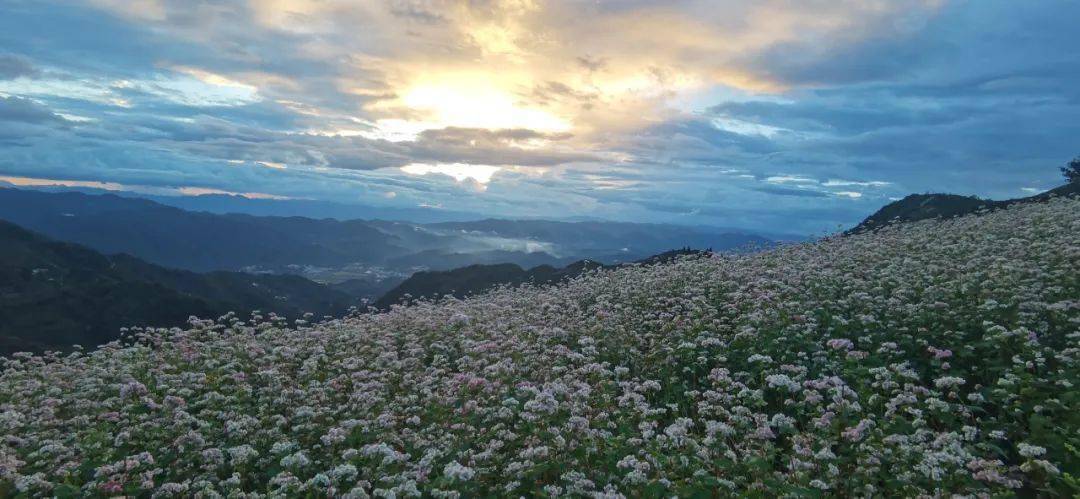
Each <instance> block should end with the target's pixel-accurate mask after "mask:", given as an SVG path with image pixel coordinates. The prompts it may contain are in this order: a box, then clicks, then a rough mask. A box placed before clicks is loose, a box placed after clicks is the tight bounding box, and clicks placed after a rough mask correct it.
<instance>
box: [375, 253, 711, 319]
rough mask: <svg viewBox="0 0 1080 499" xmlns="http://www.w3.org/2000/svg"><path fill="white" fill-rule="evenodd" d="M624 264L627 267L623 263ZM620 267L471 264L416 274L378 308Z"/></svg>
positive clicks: (656, 259)
mask: <svg viewBox="0 0 1080 499" xmlns="http://www.w3.org/2000/svg"><path fill="white" fill-rule="evenodd" d="M704 253H706V252H704V251H698V250H692V249H689V248H685V249H680V250H672V251H667V252H664V253H661V254H658V255H653V256H651V257H649V258H646V259H643V260H640V261H638V262H634V263H637V264H641V265H653V264H657V263H663V262H667V261H670V260H672V259H674V258H676V257H678V256H682V255H696V254H704ZM621 265H625V264H621ZM617 266H618V265H604V264H602V263H599V262H596V261H592V260H580V261H577V262H574V263H571V264H569V265H567V266H565V267H561V268H556V267H553V266H551V265H538V266H536V267H533V268H530V269H528V270H526V269H523V268H521V267H520V266H518V265H515V264H512V263H503V264H495V265H469V266H467V267H461V268H456V269H453V270H446V271H426V272H417V273H415V274H413V275H412V277H410V278H408V279H406V280H405V282H403V283H401V284H399V285H398V286H397V287H396V288H394V289H392V290H390V291H388V292H387V293H386V294H385V295H383V296H382V298H379V300H377V301H376V302H375V304H374V305H375V307H376V308H380V309H386V308H389V307H390V306H391V305H394V304H397V303H403V302H407V301H410V300H415V299H420V298H439V297H442V296H445V295H452V296H456V297H458V298H462V297H465V296H469V295H474V294H479V293H483V292H484V291H488V290H490V289H492V288H494V287H496V286H500V285H509V286H520V285H521V284H524V283H532V284H537V285H540V284H554V283H557V282H560V281H563V280H566V279H571V278H574V277H577V276H579V275H581V274H583V273H585V272H587V271H589V270H595V269H599V268H613V267H617Z"/></svg>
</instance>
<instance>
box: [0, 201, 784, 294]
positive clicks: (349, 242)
mask: <svg viewBox="0 0 1080 499" xmlns="http://www.w3.org/2000/svg"><path fill="white" fill-rule="evenodd" d="M210 201H213V200H210ZM210 201H207V203H209V204H213V203H211V202H210ZM228 201H229V202H233V201H235V200H233V199H231V198H230V199H229V200H228ZM192 202H193V203H194V201H192ZM273 202H277V201H270V200H265V203H266V204H267V206H276V205H271V204H270V203H273ZM268 209H269V208H268ZM0 219H5V220H9V221H12V222H14V223H16V224H18V225H20V226H23V227H26V228H28V229H30V230H33V231H37V232H40V233H42V234H44V235H46V236H49V237H51V238H54V239H57V240H61V241H69V242H74V243H78V244H82V245H85V246H88V247H90V248H91V249H94V250H97V251H100V252H102V253H106V254H113V253H127V254H131V255H134V256H136V257H138V258H141V259H143V260H146V261H148V262H150V263H153V264H157V265H162V266H166V267H173V268H179V269H185V270H192V271H197V272H206V271H213V270H228V271H236V270H244V271H249V272H273V273H297V274H300V275H304V276H305V277H308V278H310V279H314V280H317V281H319V282H324V283H331V284H337V283H343V282H346V281H352V283H351V284H350V286H351V287H352V288H353V289H361V288H368V289H372V290H380V289H387V288H389V287H392V286H393V285H395V284H397V283H399V282H401V281H402V280H404V279H405V278H406V277H407V276H408V275H411V274H412V273H413V272H414V271H416V270H448V269H453V268H457V267H462V266H467V265H474V264H496V263H514V264H517V265H519V266H522V267H524V268H531V267H534V266H537V265H551V266H555V267H561V266H564V265H566V264H568V263H571V262H573V261H576V260H580V259H584V258H588V259H591V260H596V261H600V262H603V263H618V262H627V261H634V260H637V259H641V258H644V257H646V256H648V255H651V254H655V253H657V252H660V251H663V250H665V249H668V248H673V247H682V246H691V247H699V248H714V249H716V250H719V251H729V250H735V249H738V248H747V247H762V246H768V245H770V244H772V242H771V241H769V239H767V238H765V237H762V236H760V235H755V234H751V233H748V232H745V231H739V230H737V229H722V228H712V227H688V226H680V225H662V224H634V223H619V222H596V221H589V222H555V221H546V220H497V219H489V220H478V221H473V222H444V223H431V224H419V223H412V222H400V221H398V222H392V221H383V220H336V219H329V218H324V219H312V218H304V217H296V216H293V217H281V216H253V215H242V214H220V213H209V212H205V211H197V212H196V211H185V210H182V209H179V208H175V207H172V206H165V205H162V204H159V203H156V202H153V201H150V200H147V199H139V198H132V197H123V196H117V195H112V194H105V195H92V194H85V193H81V192H41V191H33V190H19V189H11V188H0Z"/></svg>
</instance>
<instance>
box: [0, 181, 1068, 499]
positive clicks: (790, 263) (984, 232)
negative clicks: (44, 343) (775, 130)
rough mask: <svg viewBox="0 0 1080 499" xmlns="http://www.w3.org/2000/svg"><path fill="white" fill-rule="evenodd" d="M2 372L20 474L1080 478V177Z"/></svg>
mask: <svg viewBox="0 0 1080 499" xmlns="http://www.w3.org/2000/svg"><path fill="white" fill-rule="evenodd" d="M138 336H139V341H138V342H137V343H135V344H134V345H131V346H122V345H120V344H111V345H108V346H105V347H103V348H101V349H98V350H96V351H93V352H89V353H76V354H72V355H69V356H63V357H61V356H56V355H52V356H46V357H31V356H16V357H14V358H12V359H8V360H6V361H5V365H4V368H3V369H4V370H3V373H2V375H0V432H2V434H3V436H4V437H3V441H2V442H0V496H12V495H24V496H40V495H56V496H60V497H69V496H115V495H133V496H154V497H171V496H179V497H187V496H196V495H202V496H203V497H222V496H229V497H234V496H235V497H245V496H247V497H261V496H297V495H299V496H312V497H322V496H345V497H369V496H374V497H410V496H420V495H423V496H431V497H458V496H461V497H475V496H492V495H507V496H515V497H516V496H527V497H535V496H559V495H572V496H593V497H623V496H626V497H655V496H664V497H670V496H683V497H686V496H706V497H707V496H744V495H751V496H755V495H756V496H762V497H774V496H780V495H799V496H809V497H814V496H834V495H841V496H883V495H884V496H916V495H920V494H927V495H951V494H961V495H974V496H993V495H1005V496H1010V495H1037V494H1043V495H1048V496H1062V497H1069V496H1072V495H1074V494H1078V493H1080V388H1078V387H1077V386H1076V385H1077V384H1078V383H1080V364H1078V360H1080V359H1078V357H1080V201H1077V200H1068V199H1056V200H1052V201H1050V202H1047V203H1042V204H1031V205H1023V206H1014V207H1011V208H1009V209H1005V210H1001V211H997V212H994V213H990V214H984V215H981V216H971V217H964V218H958V219H951V220H945V221H925V222H919V223H913V224H906V225H900V226H894V227H888V228H885V229H883V230H881V231H879V232H877V233H873V234H863V235H856V236H849V237H837V238H830V239H826V240H823V241H819V242H815V243H808V244H800V245H792V246H786V247H782V248H779V249H775V250H770V251H766V252H762V253H757V254H750V255H733V256H713V257H704V258H688V259H683V260H680V261H678V262H676V263H672V264H666V265H658V266H651V267H632V268H624V269H620V270H615V271H601V272H597V273H593V274H590V275H587V276H584V277H582V278H578V279H575V280H573V281H571V282H569V283H566V284H563V285H560V286H558V287H546V288H535V287H523V288H517V289H502V290H498V291H496V292H493V293H490V294H487V295H484V296H480V297H476V298H470V299H466V300H453V299H449V300H444V301H441V302H439V303H421V304H419V305H417V306H413V307H408V308H398V309H395V310H393V311H391V312H388V313H382V314H357V315H354V316H351V317H348V318H345V319H339V320H333V321H329V322H325V323H321V324H316V325H306V324H299V325H291V326H290V325H287V324H284V323H283V321H280V320H278V319H276V318H275V317H273V316H268V317H262V318H259V317H256V318H255V319H254V320H250V321H241V320H240V319H239V318H237V317H233V316H227V317H225V318H222V319H220V320H218V321H201V322H194V323H193V326H192V328H190V329H188V330H184V331H180V330H172V331H169V330H153V331H142V332H139V333H138Z"/></svg>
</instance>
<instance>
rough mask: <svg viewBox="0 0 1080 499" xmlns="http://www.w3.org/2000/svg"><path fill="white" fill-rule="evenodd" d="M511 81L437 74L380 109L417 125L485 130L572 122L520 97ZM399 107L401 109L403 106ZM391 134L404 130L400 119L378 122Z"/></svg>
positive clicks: (554, 128)
mask: <svg viewBox="0 0 1080 499" xmlns="http://www.w3.org/2000/svg"><path fill="white" fill-rule="evenodd" d="M513 87H514V85H513V84H512V82H501V81H499V80H498V77H497V75H494V74H488V73H483V72H482V73H467V74H454V73H449V74H445V73H444V74H440V75H438V76H437V77H428V78H425V79H422V80H419V81H417V82H415V83H413V84H411V85H408V86H406V90H404V91H402V92H401V94H400V95H401V97H400V98H399V99H396V100H394V101H393V102H390V103H387V104H385V106H384V107H387V108H390V109H389V110H394V109H393V108H398V109H397V110H404V111H407V112H408V114H409V115H411V116H413V118H412V119H409V120H408V123H410V124H413V125H415V128H424V129H430V128H447V127H460V128H482V129H487V130H503V129H530V130H536V131H539V132H566V131H569V130H570V128H571V124H570V122H569V121H568V120H566V119H565V118H563V117H560V116H557V115H555V114H554V113H552V112H550V111H548V110H545V109H540V108H538V107H535V106H530V105H528V104H527V103H525V102H523V101H522V100H521V99H518V98H517V97H516V96H515V95H514V93H513V92H512V91H510V90H508V88H513ZM401 108H403V109H401ZM377 124H378V125H379V127H380V128H383V125H384V124H385V125H386V128H387V129H388V131H392V132H397V133H391V135H397V136H400V135H401V134H400V131H401V130H402V129H404V128H414V127H406V126H403V123H401V121H400V120H396V121H394V120H391V119H386V120H379V121H378V122H377Z"/></svg>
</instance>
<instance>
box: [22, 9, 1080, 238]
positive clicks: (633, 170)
mask: <svg viewBox="0 0 1080 499" xmlns="http://www.w3.org/2000/svg"><path fill="white" fill-rule="evenodd" d="M1078 24H1080V2H1076V1H1070V0H1058V1H1055V0H1041V1H1037V2H1019V1H997V0H977V1H976V0H971V1H950V0H891V1H886V0H865V1H846V0H820V1H819V0H807V1H780V0H746V1H742V0H739V1H734V0H732V1H719V0H709V1H682V0H664V1H661V0H622V1H610V2H609V1H563V2H541V1H529V0H503V1H499V0H473V1H459V2H442V1H437V0H431V1H420V0H401V1H393V0H388V1H371V2H367V1H355V0H354V1H345V0H212V1H195V0H86V1H67V0H63V1H56V0H26V1H23V0H4V1H2V2H0V182H6V183H11V184H15V185H24V186H34V185H55V184H60V185H67V186H72V187H95V188H103V189H109V190H117V191H131V192H135V193H149V194H167V195H189V196H190V195H200V194H215V193H217V194H221V193H231V194H238V195H244V196H247V197H252V198H262V199H282V200H284V199H312V200H320V201H334V202H339V203H355V204H364V205H370V206H379V207H407V208H417V207H423V208H428V209H431V210H452V211H460V212H469V213H476V214H479V215H482V216H490V217H502V218H516V217H543V218H552V219H570V218H578V217H590V218H600V219H611V220H621V221H641V222H660V223H678V224H706V225H718V226H735V227H745V228H757V229H760V230H770V231H785V232H792V233H805V234H809V233H821V232H828V231H834V230H836V229H837V228H838V227H840V226H849V225H851V224H852V223H854V222H857V221H858V220H861V219H862V218H864V217H865V216H867V215H868V214H870V213H872V212H873V211H874V210H876V209H877V208H879V207H880V206H882V205H883V204H885V203H888V202H890V201H891V200H895V199H898V198H901V197H903V196H905V195H907V194H910V193H921V192H955V193H960V194H971V195H978V196H983V197H990V198H996V199H1000V198H1010V197H1018V196H1024V195H1030V194H1032V193H1035V192H1039V191H1042V190H1045V189H1048V188H1051V187H1054V186H1056V185H1058V184H1060V183H1061V177H1060V174H1059V172H1058V167H1060V166H1061V165H1063V164H1065V163H1066V162H1067V161H1068V160H1069V159H1070V158H1072V157H1074V156H1076V155H1080V84H1078V83H1077V82H1080V50H1077V49H1076V46H1077V37H1076V26H1077V25H1078Z"/></svg>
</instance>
